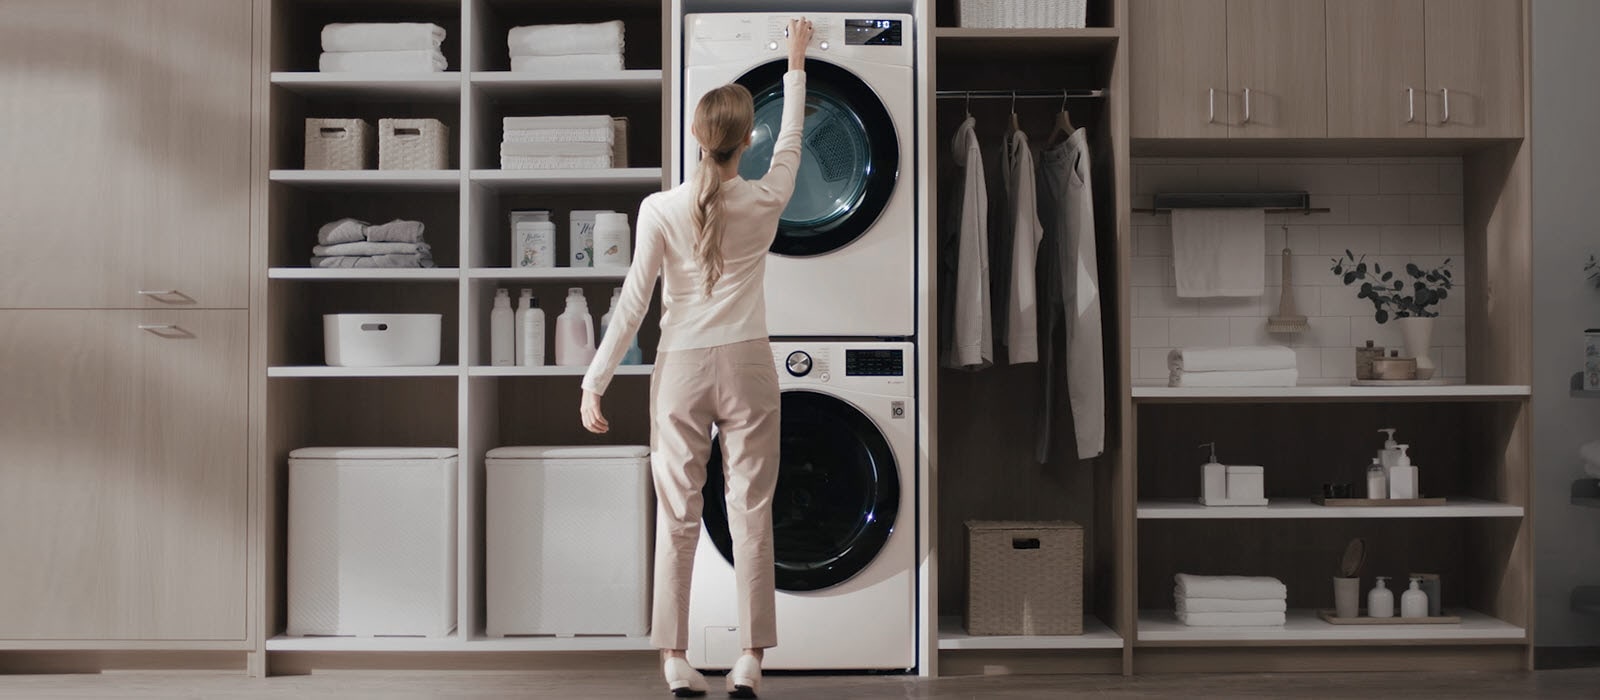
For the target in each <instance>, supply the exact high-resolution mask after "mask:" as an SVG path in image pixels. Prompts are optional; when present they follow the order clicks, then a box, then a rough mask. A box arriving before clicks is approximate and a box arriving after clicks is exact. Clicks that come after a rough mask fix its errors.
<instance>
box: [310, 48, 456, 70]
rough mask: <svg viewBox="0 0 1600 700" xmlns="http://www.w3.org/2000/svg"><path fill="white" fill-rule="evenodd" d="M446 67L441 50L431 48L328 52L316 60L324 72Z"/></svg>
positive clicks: (447, 64) (442, 68)
mask: <svg viewBox="0 0 1600 700" xmlns="http://www.w3.org/2000/svg"><path fill="white" fill-rule="evenodd" d="M448 67H449V62H448V61H446V60H445V58H444V54H443V53H440V52H438V51H432V50H414V51H350V52H341V53H333V52H329V53H324V54H322V58H321V59H320V60H318V62H317V68H318V70H321V71H322V72H324V73H441V72H443V71H444V70H445V69H446V68H448Z"/></svg>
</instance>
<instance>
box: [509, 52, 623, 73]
mask: <svg viewBox="0 0 1600 700" xmlns="http://www.w3.org/2000/svg"><path fill="white" fill-rule="evenodd" d="M620 70H622V54H617V53H585V54H573V55H571V56H512V57H511V72H513V73H533V74H537V75H549V76H562V75H570V74H580V75H581V74H586V73H616V72H618V71H620Z"/></svg>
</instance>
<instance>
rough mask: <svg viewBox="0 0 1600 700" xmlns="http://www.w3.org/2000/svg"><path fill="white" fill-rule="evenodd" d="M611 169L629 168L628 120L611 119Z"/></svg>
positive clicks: (620, 118) (623, 118) (621, 118)
mask: <svg viewBox="0 0 1600 700" xmlns="http://www.w3.org/2000/svg"><path fill="white" fill-rule="evenodd" d="M611 137H612V138H611V167H613V168H626V167H628V118H627V117H612V118H611Z"/></svg>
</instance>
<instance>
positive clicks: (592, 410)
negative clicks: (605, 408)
mask: <svg viewBox="0 0 1600 700" xmlns="http://www.w3.org/2000/svg"><path fill="white" fill-rule="evenodd" d="M578 412H579V413H580V414H582V415H583V427H584V428H585V429H587V430H588V431H589V432H591V433H594V434H595V435H604V434H606V433H608V432H611V423H610V422H609V421H607V420H606V416H605V414H604V413H602V412H601V411H600V395H599V394H596V393H594V392H592V391H587V390H585V391H584V392H583V403H582V406H581V407H580V408H579V409H578Z"/></svg>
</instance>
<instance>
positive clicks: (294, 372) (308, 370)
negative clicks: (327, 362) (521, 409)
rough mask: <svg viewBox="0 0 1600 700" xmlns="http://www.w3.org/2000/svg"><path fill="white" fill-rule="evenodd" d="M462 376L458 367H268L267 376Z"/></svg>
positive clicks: (313, 377) (315, 377) (305, 377)
mask: <svg viewBox="0 0 1600 700" xmlns="http://www.w3.org/2000/svg"><path fill="white" fill-rule="evenodd" d="M460 374H461V368H460V367H458V366H456V365H438V366H435V367H325V366H318V365H296V366H284V367H268V368H267V376H269V377H277V378H285V379H287V378H300V379H318V378H350V377H454V376H458V375H460Z"/></svg>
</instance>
